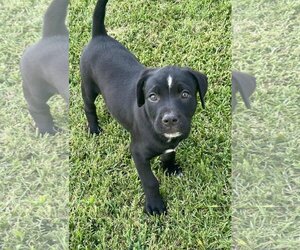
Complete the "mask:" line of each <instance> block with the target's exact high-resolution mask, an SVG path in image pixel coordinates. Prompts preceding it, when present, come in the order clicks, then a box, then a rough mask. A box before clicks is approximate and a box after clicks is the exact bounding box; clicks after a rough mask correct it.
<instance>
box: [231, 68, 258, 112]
mask: <svg viewBox="0 0 300 250" xmlns="http://www.w3.org/2000/svg"><path fill="white" fill-rule="evenodd" d="M255 88H256V79H255V77H254V76H251V75H249V74H247V73H243V72H239V71H233V72H232V99H231V107H232V110H233V111H234V110H235V107H236V104H237V100H236V94H237V92H240V94H241V96H242V99H243V101H244V103H245V105H246V107H247V108H248V109H250V108H251V104H250V96H251V95H252V94H253V92H254V91H255Z"/></svg>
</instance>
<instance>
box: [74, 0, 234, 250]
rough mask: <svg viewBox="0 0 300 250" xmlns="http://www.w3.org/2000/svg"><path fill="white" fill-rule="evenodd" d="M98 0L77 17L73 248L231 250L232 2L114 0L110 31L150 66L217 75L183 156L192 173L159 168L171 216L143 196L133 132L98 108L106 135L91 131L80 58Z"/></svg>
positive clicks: (81, 6) (82, 6)
mask: <svg viewBox="0 0 300 250" xmlns="http://www.w3.org/2000/svg"><path fill="white" fill-rule="evenodd" d="M95 2H96V1H90V0H85V1H79V0H73V1H72V2H71V8H70V12H69V17H70V19H69V20H70V23H69V27H70V57H69V58H70V76H71V78H70V84H71V105H70V128H71V141H70V150H71V157H70V167H71V173H70V207H71V213H70V247H71V248H72V249H75V248H76V249H230V247H231V231H230V216H231V210H230V204H231V203H230V202H231V199H230V197H231V186H230V183H229V177H230V173H231V171H230V167H231V152H230V144H231V142H230V134H231V112H230V98H231V96H230V92H231V88H230V69H231V50H230V48H231V25H230V11H231V6H230V3H229V1H212V0H207V1H197V0H191V1H163V0H160V1H146V0H128V1H110V2H109V4H108V11H107V19H106V20H107V22H106V24H107V29H108V33H109V34H111V35H112V36H113V37H115V38H116V39H117V40H119V41H120V42H121V43H122V44H124V45H125V46H126V47H127V48H129V50H131V51H132V52H133V53H134V54H135V55H136V56H137V57H138V58H139V59H140V61H141V62H142V63H143V64H145V65H146V66H149V67H150V66H152V67H155V66H156V67H160V66H165V65H169V64H170V65H181V66H189V67H191V68H194V69H195V70H201V71H203V72H204V73H206V74H207V75H208V78H209V90H208V93H207V96H206V100H207V101H206V104H207V108H206V110H202V109H201V108H200V105H199V108H198V110H197V113H196V115H195V117H194V120H193V126H192V132H191V135H190V137H189V138H188V139H187V140H186V141H184V142H182V143H181V145H180V147H179V148H178V151H177V160H178V162H179V163H180V165H181V166H182V167H183V169H184V177H183V178H181V179H178V178H176V177H166V176H165V175H164V174H163V172H162V170H161V169H160V168H159V161H158V160H157V159H155V160H154V161H153V164H152V166H153V169H154V172H155V174H156V176H157V177H158V179H159V181H160V183H161V185H160V187H161V192H162V195H163V197H164V199H165V200H166V201H167V206H168V208H169V210H168V211H169V213H168V215H167V216H161V217H151V216H148V215H146V214H144V213H143V202H144V196H143V192H142V188H141V184H140V181H139V180H138V177H137V173H136V170H135V166H134V164H133V161H132V159H131V156H130V152H129V140H130V139H129V134H128V133H127V132H126V131H125V130H124V129H123V128H122V127H121V126H120V125H118V124H117V122H116V121H115V120H114V119H113V118H112V117H110V116H109V115H108V113H107V110H106V108H105V105H104V102H103V99H102V98H98V100H97V111H98V115H99V118H100V121H101V125H102V128H103V129H104V133H103V134H102V135H101V136H99V137H92V136H89V135H88V133H87V127H86V118H85V115H84V112H83V102H82V99H81V94H80V75H79V68H78V64H79V58H80V53H81V50H82V48H83V47H84V45H86V44H87V42H88V41H89V39H90V37H91V36H90V33H91V16H92V11H93V8H94V6H95Z"/></svg>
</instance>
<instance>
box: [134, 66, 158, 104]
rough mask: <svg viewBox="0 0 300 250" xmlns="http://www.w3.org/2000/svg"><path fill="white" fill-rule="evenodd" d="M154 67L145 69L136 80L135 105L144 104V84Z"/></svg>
mask: <svg viewBox="0 0 300 250" xmlns="http://www.w3.org/2000/svg"><path fill="white" fill-rule="evenodd" d="M153 70H154V69H151V68H149V69H145V70H144V71H143V72H142V73H141V75H140V77H139V80H138V83H137V88H136V96H137V105H138V107H142V106H143V105H144V104H145V94H144V86H145V82H146V80H147V79H148V77H149V76H150V75H151V73H152V72H153Z"/></svg>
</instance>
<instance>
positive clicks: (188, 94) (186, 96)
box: [181, 90, 190, 99]
mask: <svg viewBox="0 0 300 250" xmlns="http://www.w3.org/2000/svg"><path fill="white" fill-rule="evenodd" d="M189 96H190V93H189V92H188V91H186V90H185V91H182V93H181V98H183V99H186V98H189Z"/></svg>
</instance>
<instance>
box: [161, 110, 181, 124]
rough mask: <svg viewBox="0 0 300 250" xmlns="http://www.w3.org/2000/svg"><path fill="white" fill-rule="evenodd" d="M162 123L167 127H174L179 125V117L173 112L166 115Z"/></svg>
mask: <svg viewBox="0 0 300 250" xmlns="http://www.w3.org/2000/svg"><path fill="white" fill-rule="evenodd" d="M162 122H163V124H164V125H165V126H173V125H176V124H177V123H178V116H177V115H175V114H174V113H173V112H171V113H167V114H164V116H163V118H162Z"/></svg>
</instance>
